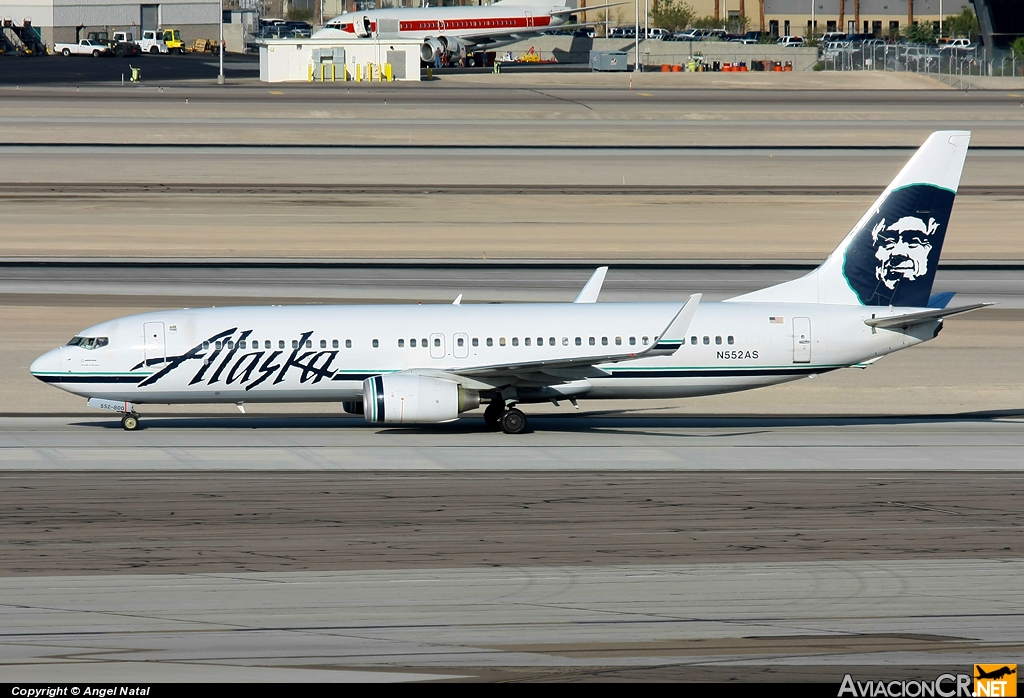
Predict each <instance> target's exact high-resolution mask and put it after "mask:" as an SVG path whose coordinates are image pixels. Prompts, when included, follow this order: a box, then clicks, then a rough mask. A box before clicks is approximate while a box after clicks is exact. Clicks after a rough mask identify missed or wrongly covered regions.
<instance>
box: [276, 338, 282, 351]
mask: <svg viewBox="0 0 1024 698" xmlns="http://www.w3.org/2000/svg"><path fill="white" fill-rule="evenodd" d="M277 348H278V349H284V340H283V339H279V340H277Z"/></svg>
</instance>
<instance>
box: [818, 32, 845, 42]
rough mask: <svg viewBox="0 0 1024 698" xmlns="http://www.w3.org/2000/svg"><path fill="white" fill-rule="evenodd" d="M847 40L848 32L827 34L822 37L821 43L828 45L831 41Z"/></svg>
mask: <svg viewBox="0 0 1024 698" xmlns="http://www.w3.org/2000/svg"><path fill="white" fill-rule="evenodd" d="M844 39H846V32H825V33H824V34H822V35H821V42H822V43H824V44H827V43H828V42H830V41H842V40H844Z"/></svg>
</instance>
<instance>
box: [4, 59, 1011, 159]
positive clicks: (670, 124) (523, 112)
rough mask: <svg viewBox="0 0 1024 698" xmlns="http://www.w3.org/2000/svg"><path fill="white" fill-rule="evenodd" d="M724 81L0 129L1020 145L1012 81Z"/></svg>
mask: <svg viewBox="0 0 1024 698" xmlns="http://www.w3.org/2000/svg"><path fill="white" fill-rule="evenodd" d="M631 77H632V81H631ZM737 78H738V79H737V80H736V81H735V82H734V83H732V84H730V83H729V81H728V80H726V81H725V83H724V85H723V84H721V83H722V81H721V80H720V79H718V78H717V77H716V78H714V80H713V82H714V84H715V85H717V86H718V87H722V89H705V88H702V87H701V84H702V82H701V81H696V82H694V81H690V80H689V79H688V78H687V79H680V78H678V77H672V76H671V75H670V76H662V75H660V74H644V75H637V76H630V75H589V74H570V75H532V76H531V75H508V76H504V75H502V76H480V75H467V76H448V77H446V79H445V80H442V81H438V82H434V83H428V82H424V83H418V84H392V85H365V84H363V85H351V84H346V85H344V86H342V85H340V84H335V85H326V86H316V87H310V86H309V85H249V86H243V85H233V86H229V87H224V88H219V89H218V88H215V87H211V86H202V85H198V84H196V85H188V86H184V85H178V86H167V87H166V88H165V87H160V86H146V85H141V86H135V87H127V88H123V87H120V86H119V85H115V86H110V87H94V86H85V87H83V88H82V89H79V88H78V87H76V88H71V87H61V88H27V89H26V88H22V89H12V88H11V87H10V86H7V87H4V88H0V93H2V94H3V97H4V99H3V103H2V106H0V124H2V125H3V138H2V140H3V142H4V143H7V144H33V143H36V144H41V143H54V144H56V143H82V144H88V143H106V144H110V145H115V144H125V143H134V144H152V143H153V141H154V139H158V140H159V141H160V142H163V143H184V144H193V145H195V144H209V145H214V144H252V143H276V144H282V145H288V144H317V143H323V142H328V143H331V144H345V145H359V144H371V143H372V144H392V145H402V144H417V145H432V146H435V147H436V146H451V145H459V144H468V145H491V144H494V143H496V142H498V143H502V144H504V145H507V146H537V145H545V144H546V145H554V144H558V145H560V146H567V145H577V146H586V145H590V144H594V143H598V144H603V145H619V146H623V147H634V146H638V145H649V146H664V145H691V144H697V145H724V144H732V145H765V144H768V145H804V146H806V145H826V146H827V145H840V144H841V145H851V146H863V145H900V146H904V147H912V146H914V145H916V144H917V143H919V142H920V141H921V140H923V136H924V135H926V134H927V133H929V132H930V131H933V130H939V129H948V128H967V129H973V130H975V131H976V133H977V137H976V144H977V145H994V146H1008V145H1009V146H1022V145H1024V136H1022V135H1021V129H1020V125H1021V122H1022V121H1024V110H1022V109H1021V106H1020V105H1021V101H1022V98H1021V93H1020V92H1018V91H1015V90H1014V89H1013V88H1012V87H1008V88H1007V89H1006V90H1001V89H997V90H991V91H979V90H971V91H967V92H964V91H960V90H952V89H949V88H947V87H946V86H944V85H942V84H941V83H939V82H938V81H935V80H932V79H929V78H923V77H921V76H916V75H894V74H883V75H865V74H858V75H841V74H801V75H799V76H787V77H783V78H782V79H778V80H776V79H774V76H772V78H771V79H765V78H764V77H763V76H762V77H761V78H756V77H751V78H747V79H742V78H740V76H737ZM703 83H704V84H706V85H707V86H711V85H712V78H710V77H709V78H708V80H705V81H703ZM1012 84H1013V83H1008V85H1012ZM848 87H853V88H856V89H842V88H848ZM836 88H839V89H836ZM878 88H880V89H878ZM111 128H116V129H117V137H116V138H111V132H110V129H111ZM496 132H498V133H501V137H500V138H495V133H496Z"/></svg>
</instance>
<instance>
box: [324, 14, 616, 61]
mask: <svg viewBox="0 0 1024 698" xmlns="http://www.w3.org/2000/svg"><path fill="white" fill-rule="evenodd" d="M621 4H623V3H622V2H616V3H612V4H610V5H595V6H594V7H588V8H585V9H586V10H600V9H603V8H607V7H612V6H613V5H621ZM581 11H583V10H577V9H576V8H575V7H569V6H568V2H567V0H562V1H561V2H559V1H558V0H500V2H496V3H494V4H493V5H478V6H470V7H407V8H394V9H387V10H366V11H362V12H346V13H344V14H341V15H338V16H337V17H335V18H334V19H332V20H331V21H329V22H328V23H327V24H325V25H324V28H323V29H321V30H320V31H318V32H316V33H315V34H313V38H314V39H347V40H352V39H354V38H366V39H368V38H375V37H378V36H379V37H381V38H384V39H386V38H389V37H395V38H403V39H421V40H422V41H423V46H422V48H421V49H420V58H422V59H423V60H424V61H430V60H432V59H433V57H434V56H435V55H436V54H437V53H438V52H440V53H445V54H447V55H448V56H449V58H458V57H459V55H460V54H461V52H462V49H466V51H467V53H471V52H473V51H484V50H487V51H489V50H492V49H495V48H498V47H500V46H505V45H507V44H511V43H514V42H516V41H519V40H520V39H524V38H526V37H527V36H530V35H532V34H538V33H540V32H542V31H546V30H548V29H552V28H554V27H558V26H561V25H564V24H565V23H566V22H567V21H569V18H570V16H571V15H574V14H576V13H577V12H581Z"/></svg>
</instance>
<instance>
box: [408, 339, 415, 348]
mask: <svg viewBox="0 0 1024 698" xmlns="http://www.w3.org/2000/svg"><path fill="white" fill-rule="evenodd" d="M409 346H410V347H415V346H416V340H415V339H410V340H409Z"/></svg>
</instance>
